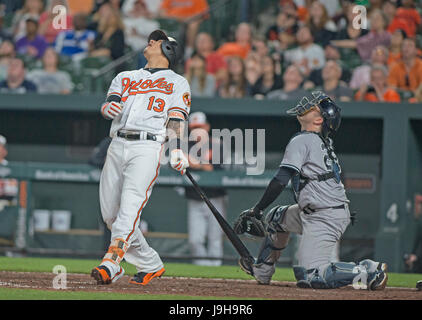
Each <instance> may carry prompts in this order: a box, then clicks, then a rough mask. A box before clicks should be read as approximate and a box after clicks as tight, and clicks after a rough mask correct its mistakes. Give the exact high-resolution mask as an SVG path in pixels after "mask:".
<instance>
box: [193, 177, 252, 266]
mask: <svg viewBox="0 0 422 320" xmlns="http://www.w3.org/2000/svg"><path fill="white" fill-rule="evenodd" d="M186 176H187V177H188V178H189V180H190V181H191V182H192V184H193V188H194V189H195V191H196V192H197V193H198V194H199V196H200V197H201V199H202V200H204V201H205V203H206V204H207V206H208V208H210V210H211V212H212V214H213V215H214V217H215V218H216V219H217V222H218V224H219V225H220V226H221V229H223V231H224V233H225V234H226V235H227V237H228V238H229V240H230V242H231V243H232V244H233V246H234V248H235V249H236V251H237V252H238V253H239V255H240V256H241V257H242V258H245V259H247V260H248V261H253V260H254V258H253V257H252V255H251V254H250V252H249V250H248V249H247V248H246V247H245V245H244V244H243V242H242V241H241V240H240V239H239V237H238V236H237V234H236V233H235V232H234V230H233V228H232V227H231V226H230V225H229V223H228V222H227V221H226V219H224V217H223V216H222V215H221V213H220V212H218V210H217V209H216V208H215V207H214V205H213V204H212V203H211V201H210V200H209V199H208V197H207V196H206V195H205V193H204V191H202V189H201V188H200V187H199V185H198V183H197V182H196V181H195V179H194V178H193V177H192V175H191V174H190V172H189V170H188V169H187V170H186Z"/></svg>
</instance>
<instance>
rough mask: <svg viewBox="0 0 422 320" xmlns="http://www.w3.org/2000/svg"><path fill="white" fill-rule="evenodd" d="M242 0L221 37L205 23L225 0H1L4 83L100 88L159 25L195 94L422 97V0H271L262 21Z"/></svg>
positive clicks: (128, 64)
mask: <svg viewBox="0 0 422 320" xmlns="http://www.w3.org/2000/svg"><path fill="white" fill-rule="evenodd" d="M237 2H238V3H239V4H240V5H239V7H238V8H239V10H243V11H242V12H244V14H243V15H241V18H240V19H238V20H239V21H231V23H230V26H229V28H228V32H225V33H224V34H223V36H221V34H220V35H218V36H216V34H215V33H214V32H213V29H212V28H211V29H210V28H208V29H209V30H207V28H204V25H205V24H206V22H207V20H209V19H210V18H211V17H212V16H216V15H219V14H220V15H221V11H224V10H228V9H227V6H225V5H224V4H227V3H228V1H223V0H220V1H218V0H214V1H211V0H208V1H207V0H161V1H160V0H67V1H66V0H0V92H2V93H6V92H7V93H26V92H38V93H56V94H68V93H71V92H91V93H92V92H93V91H94V92H95V90H97V89H98V87H92V80H95V79H98V78H101V79H103V80H104V79H105V80H107V81H105V82H104V86H105V87H106V86H107V85H108V84H109V80H110V79H108V78H107V77H106V76H105V75H106V74H107V72H109V71H111V74H112V75H115V74H116V73H117V72H119V71H122V70H125V69H129V68H140V67H143V66H144V65H145V63H146V61H145V58H144V57H143V54H142V50H143V48H144V47H145V46H146V43H147V37H148V35H149V34H150V32H152V31H153V30H155V29H158V28H162V29H164V30H165V31H167V32H168V33H169V34H170V35H174V36H176V37H177V39H178V40H179V42H180V43H181V45H182V46H183V59H182V60H183V61H182V64H181V65H180V66H179V69H178V70H177V71H178V72H180V73H182V74H184V75H185V77H186V78H187V79H188V81H189V82H190V84H191V89H192V96H193V97H221V98H243V97H253V98H255V99H278V100H296V99H298V98H300V97H302V96H303V95H304V94H306V91H308V90H313V89H322V90H324V91H325V92H326V93H327V94H328V95H330V96H331V97H332V98H333V99H335V100H339V101H371V102H412V103H421V102H422V60H421V59H422V51H421V50H420V48H421V44H422V41H421V40H422V36H421V30H422V27H421V12H422V2H421V1H419V0H277V1H264V2H263V3H265V5H266V6H267V7H266V8H263V9H262V8H260V9H262V10H260V13H259V14H258V15H257V16H258V17H259V19H255V20H254V21H251V19H248V10H249V11H251V10H254V7H253V6H252V5H251V3H252V2H253V1H252V0H238V1H237ZM358 5H359V6H364V7H365V8H366V15H362V14H363V13H364V12H362V10H361V8H362V7H357V6H358ZM254 14H255V12H254ZM362 17H364V18H362ZM365 17H366V19H365ZM169 21H171V22H173V23H172V24H169V23H168V22H169ZM213 21H218V20H213ZM208 25H209V24H208ZM87 72H89V74H88V73H87ZM87 81H88V82H87ZM107 82H108V83H107ZM99 89H100V90H98V92H101V91H102V92H103V90H104V88H101V85H100V88H99Z"/></svg>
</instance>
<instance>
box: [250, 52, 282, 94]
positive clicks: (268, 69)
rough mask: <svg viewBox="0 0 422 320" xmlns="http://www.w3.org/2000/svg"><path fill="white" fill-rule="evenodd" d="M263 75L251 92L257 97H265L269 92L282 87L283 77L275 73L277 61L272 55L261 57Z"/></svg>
mask: <svg viewBox="0 0 422 320" xmlns="http://www.w3.org/2000/svg"><path fill="white" fill-rule="evenodd" d="M261 70H262V76H261V77H260V78H259V79H258V81H256V83H255V84H254V85H253V86H252V87H251V91H250V94H251V95H252V96H253V97H254V98H256V99H260V98H264V97H265V96H266V95H267V93H268V92H270V91H274V90H277V89H281V88H282V87H283V79H282V78H281V77H280V76H278V75H277V74H276V73H275V61H274V59H273V58H271V57H270V56H265V57H263V58H262V59H261Z"/></svg>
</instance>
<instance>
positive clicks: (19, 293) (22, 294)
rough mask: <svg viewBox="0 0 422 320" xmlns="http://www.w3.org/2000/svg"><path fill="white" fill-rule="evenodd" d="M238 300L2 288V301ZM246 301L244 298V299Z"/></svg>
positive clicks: (232, 298)
mask: <svg viewBox="0 0 422 320" xmlns="http://www.w3.org/2000/svg"><path fill="white" fill-rule="evenodd" d="M174 299H178V300H179V299H180V300H222V299H224V300H236V299H240V298H235V297H224V298H220V297H211V296H210V297H206V296H202V297H196V296H195V297H193V296H184V295H177V296H174V295H167V294H166V295H164V294H154V295H153V294H148V295H147V294H134V293H112V292H87V291H56V290H54V291H53V290H36V289H14V288H0V300H174ZM242 300H244V298H242Z"/></svg>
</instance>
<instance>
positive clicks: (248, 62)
mask: <svg viewBox="0 0 422 320" xmlns="http://www.w3.org/2000/svg"><path fill="white" fill-rule="evenodd" d="M261 75H262V68H261V61H260V60H259V56H258V55H257V54H256V53H255V52H251V53H249V55H248V56H247V57H246V59H245V77H246V81H247V83H248V86H249V88H251V87H252V86H254V85H255V83H256V82H257V81H258V79H259V78H260V77H261Z"/></svg>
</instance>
